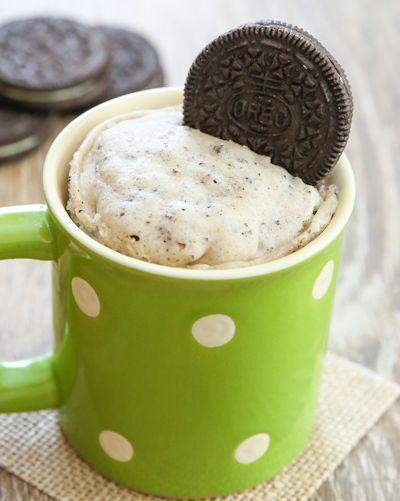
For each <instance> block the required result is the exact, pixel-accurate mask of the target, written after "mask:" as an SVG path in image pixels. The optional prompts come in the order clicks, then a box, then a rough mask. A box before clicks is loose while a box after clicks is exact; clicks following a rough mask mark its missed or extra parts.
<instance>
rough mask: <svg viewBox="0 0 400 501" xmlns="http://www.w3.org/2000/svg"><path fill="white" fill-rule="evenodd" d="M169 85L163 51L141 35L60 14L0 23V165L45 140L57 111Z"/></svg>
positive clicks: (85, 106) (66, 110)
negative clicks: (85, 23) (162, 57)
mask: <svg viewBox="0 0 400 501" xmlns="http://www.w3.org/2000/svg"><path fill="white" fill-rule="evenodd" d="M163 83H164V75H163V71H162V67H161V64H160V61H159V58H158V55H157V52H156V50H155V49H154V47H153V46H152V45H151V44H150V43H149V42H148V41H147V40H146V39H144V38H143V37H142V36H140V35H138V34H137V33H134V32H131V31H127V30H124V29H120V28H114V27H109V26H86V25H83V24H81V23H78V22H76V21H73V20H70V19H61V18H31V19H23V20H19V21H14V22H10V23H8V24H5V25H3V26H0V163H1V162H5V161H9V160H11V159H14V158H16V157H19V156H21V155H23V154H25V153H27V152H29V151H31V150H33V149H34V148H36V147H37V146H39V145H40V144H41V143H42V141H43V140H44V139H45V138H46V137H47V134H48V132H49V130H50V124H51V120H50V117H51V115H52V114H53V113H54V112H75V111H79V110H82V109H84V108H87V107H89V106H92V105H94V104H97V103H100V102H102V101H106V100H108V99H111V98H113V97H117V96H119V95H122V94H127V93H129V92H135V91H138V90H142V89H148V88H151V87H159V86H162V85H163Z"/></svg>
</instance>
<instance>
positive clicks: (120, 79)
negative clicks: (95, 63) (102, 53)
mask: <svg viewBox="0 0 400 501" xmlns="http://www.w3.org/2000/svg"><path fill="white" fill-rule="evenodd" d="M98 30H99V31H100V32H101V33H102V34H103V35H104V36H106V37H107V39H108V42H109V44H110V49H111V63H110V71H109V85H108V87H107V89H106V91H105V93H104V95H102V96H101V100H107V99H112V98H113V97H117V96H121V95H123V94H128V93H130V92H136V91H138V90H142V89H150V88H153V87H161V86H162V85H164V73H163V70H162V68H161V64H160V60H159V57H158V54H157V52H156V50H155V48H154V47H153V46H152V45H151V44H150V43H149V42H148V41H147V40H146V39H145V38H144V37H142V36H141V35H139V34H137V33H135V32H133V31H128V30H125V29H122V28H115V27H110V26H99V27H98Z"/></svg>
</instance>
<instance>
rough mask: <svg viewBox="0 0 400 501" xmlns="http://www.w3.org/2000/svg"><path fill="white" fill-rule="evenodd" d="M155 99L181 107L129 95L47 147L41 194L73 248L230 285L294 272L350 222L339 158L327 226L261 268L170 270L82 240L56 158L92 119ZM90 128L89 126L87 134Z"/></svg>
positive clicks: (346, 177)
mask: <svg viewBox="0 0 400 501" xmlns="http://www.w3.org/2000/svg"><path fill="white" fill-rule="evenodd" d="M159 97H163V98H165V99H166V101H170V104H165V105H164V106H172V105H174V104H176V103H177V102H179V101H180V102H181V101H182V97H183V90H182V87H162V88H157V89H149V90H144V91H139V92H134V93H132V94H126V95H124V96H121V97H117V98H115V99H111V100H110V101H106V102H104V103H102V104H99V105H97V106H95V107H93V108H91V109H90V110H88V111H86V112H85V113H83V114H81V115H79V116H78V117H76V118H75V119H74V120H73V121H71V122H70V123H69V124H68V125H67V126H66V127H64V129H62V131H61V132H60V133H59V134H58V135H57V137H56V138H55V139H54V141H53V143H52V144H51V146H50V148H49V150H48V152H47V155H46V158H45V161H44V167H43V188H44V194H45V198H46V202H47V205H48V207H49V209H50V211H51V213H52V215H53V216H54V217H55V219H56V220H57V221H58V223H59V224H60V225H61V227H62V228H63V229H64V231H66V233H68V235H69V236H70V237H71V238H72V240H73V241H75V242H77V243H78V244H79V245H80V246H82V247H83V248H84V249H86V250H88V251H90V252H91V253H94V254H96V255H98V256H100V257H102V258H105V259H106V260H108V261H111V262H114V263H117V264H119V265H122V266H123V267H126V268H130V269H136V270H138V271H141V272H144V273H149V274H152V275H157V276H164V277H168V278H178V279H189V280H234V279H243V278H251V277H256V276H260V275H269V274H272V273H276V272H278V271H282V270H285V269H288V268H292V267H293V266H295V265H297V264H299V263H301V262H304V261H307V260H308V259H309V258H311V257H313V256H314V255H316V254H318V253H319V252H320V251H322V250H323V249H324V248H326V247H327V246H328V245H329V244H330V243H331V242H333V241H334V240H335V239H336V238H337V237H338V236H339V235H340V234H341V233H342V231H343V230H344V228H345V226H346V224H347V223H348V221H349V219H350V216H351V213H352V211H353V207H354V202H355V182H354V174H353V171H352V168H351V165H350V162H349V160H348V159H347V156H346V155H345V154H344V153H343V154H342V156H341V157H340V159H339V161H338V163H337V165H336V167H335V169H334V171H333V173H332V174H331V178H332V182H338V181H340V183H339V184H341V185H342V187H341V189H340V192H339V203H338V207H337V209H336V212H335V214H334V216H333V218H332V220H331V221H330V223H329V224H328V226H327V227H326V228H325V230H324V231H323V232H322V233H321V234H320V235H318V236H317V237H316V238H315V239H314V240H312V241H311V242H309V243H308V244H307V245H305V246H304V247H302V248H301V249H299V250H297V251H295V252H293V253H291V254H289V255H287V256H283V257H281V258H278V259H274V260H272V261H269V262H266V263H262V264H256V265H249V266H244V267H241V268H225V269H206V270H204V269H193V268H178V267H171V266H165V265H160V264H155V263H149V262H147V261H142V260H140V259H136V258H133V257H130V256H127V255H125V254H121V253H120V252H117V251H115V250H112V249H110V248H109V247H107V246H105V245H103V244H101V243H100V242H98V241H96V240H94V239H93V238H92V237H90V236H89V235H87V234H86V233H85V232H84V231H83V230H81V229H80V228H79V227H78V226H77V225H76V224H75V223H74V222H73V221H72V219H71V218H70V216H69V214H68V212H67V210H66V208H65V204H64V203H63V201H62V196H61V193H59V190H58V188H57V185H58V176H57V174H58V173H59V171H60V170H61V169H65V163H63V162H61V161H60V156H61V154H62V153H63V152H64V151H65V149H66V147H67V145H68V141H67V140H66V136H67V137H68V136H70V135H74V134H79V131H81V133H82V130H83V129H84V128H85V127H84V125H85V123H86V124H87V123H88V122H91V123H92V122H93V119H94V118H95V117H96V116H99V115H103V118H102V119H99V120H98V122H96V123H101V122H103V121H104V120H105V118H104V116H109V117H111V116H113V115H118V114H120V113H121V112H120V111H119V112H118V113H109V111H110V110H112V109H113V108H115V107H116V106H117V107H119V108H120V107H121V105H123V104H124V103H126V104H127V103H128V102H129V103H131V104H132V102H135V101H138V102H140V100H141V99H144V100H145V101H149V99H150V100H151V99H156V98H159ZM152 107H153V108H154V106H149V105H143V106H142V108H140V107H137V106H136V107H135V109H137V110H139V109H148V108H152ZM157 107H160V106H157ZM161 107H162V106H161ZM128 111H129V109H128ZM92 127H93V125H92V126H91V127H90V128H92ZM86 134H87V133H86V132H84V133H83V135H82V137H81V142H82V141H83V139H84V138H85V136H86Z"/></svg>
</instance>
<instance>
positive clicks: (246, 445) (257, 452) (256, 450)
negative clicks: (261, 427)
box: [235, 433, 270, 464]
mask: <svg viewBox="0 0 400 501" xmlns="http://www.w3.org/2000/svg"><path fill="white" fill-rule="evenodd" d="M269 442H270V440H269V435H268V434H267V433H258V434H257V435H253V436H252V437H249V438H247V439H246V440H244V441H243V442H242V443H241V444H240V445H239V446H238V447H237V449H236V451H235V459H236V461H238V462H239V463H242V464H249V463H253V462H254V461H257V459H260V457H261V456H263V455H264V454H265V453H266V452H267V450H268V447H269Z"/></svg>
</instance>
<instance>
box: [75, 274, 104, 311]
mask: <svg viewBox="0 0 400 501" xmlns="http://www.w3.org/2000/svg"><path fill="white" fill-rule="evenodd" d="M71 286H72V294H73V295H74V298H75V301H76V304H77V305H78V306H79V308H80V309H81V310H82V311H83V313H85V315H88V316H89V317H97V315H98V314H99V313H100V300H99V298H98V296H97V294H96V291H95V290H94V289H93V287H92V286H91V285H90V284H89V283H88V282H86V280H83V278H80V277H74V278H73V279H72V283H71Z"/></svg>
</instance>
